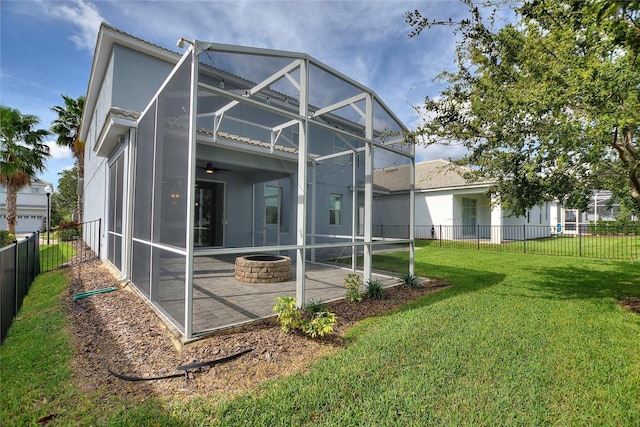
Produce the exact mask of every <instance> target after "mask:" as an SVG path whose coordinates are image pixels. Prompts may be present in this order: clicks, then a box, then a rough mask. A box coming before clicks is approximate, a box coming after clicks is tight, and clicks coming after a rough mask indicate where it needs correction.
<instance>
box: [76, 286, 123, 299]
mask: <svg viewBox="0 0 640 427" xmlns="http://www.w3.org/2000/svg"><path fill="white" fill-rule="evenodd" d="M117 290H118V288H114V287H113V286H112V287H109V288H102V289H95V290H93V291H87V292H80V293H79V294H75V295H74V296H73V300H74V301H78V300H79V299H82V298H86V297H90V296H91V295H95V294H104V293H106V292H113V291H117Z"/></svg>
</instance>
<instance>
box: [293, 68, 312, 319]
mask: <svg viewBox="0 0 640 427" xmlns="http://www.w3.org/2000/svg"><path fill="white" fill-rule="evenodd" d="M308 69H309V60H308V59H305V60H304V61H300V82H299V84H300V106H299V111H298V113H299V114H300V116H302V117H304V121H302V122H300V123H298V134H299V141H300V142H299V144H298V145H299V147H298V180H297V182H298V200H297V201H298V203H297V205H298V209H297V225H298V228H297V230H296V234H297V236H296V244H297V246H298V248H297V250H296V255H297V256H296V301H297V303H298V306H299V307H301V306H302V305H304V302H305V283H304V282H305V281H304V277H305V264H306V253H307V233H306V230H307V223H306V212H307V149H308V145H309V141H308V137H309V117H308V112H309V108H308V104H307V103H308V94H309V79H308V76H307V71H308Z"/></svg>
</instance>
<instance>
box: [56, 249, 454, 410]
mask: <svg viewBox="0 0 640 427" xmlns="http://www.w3.org/2000/svg"><path fill="white" fill-rule="evenodd" d="M69 274H70V277H71V284H70V287H69V292H68V294H66V295H65V296H64V303H65V305H66V312H67V314H68V319H69V322H68V331H69V333H70V335H71V337H72V342H73V346H74V350H75V357H74V361H73V372H74V377H75V380H76V381H75V382H76V384H77V387H78V388H79V389H80V390H83V391H86V392H93V391H96V390H97V391H98V393H101V394H102V395H104V396H108V395H120V396H122V397H126V398H128V399H146V398H149V397H150V396H156V397H171V398H190V397H194V396H212V395H220V394H223V395H229V394H233V393H238V392H242V391H246V390H250V389H252V388H254V387H255V386H256V385H258V384H260V383H262V382H264V381H266V380H269V379H272V378H276V377H280V376H283V375H288V374H291V373H293V372H296V371H301V370H304V369H306V368H307V367H308V366H309V365H310V364H311V363H313V362H314V361H315V360H317V359H318V358H319V357H321V356H323V355H326V354H328V353H330V352H332V351H334V350H335V349H336V348H340V347H342V346H344V345H345V339H344V334H345V332H346V331H347V330H348V329H349V328H351V327H352V326H353V325H355V324H356V323H357V322H359V321H360V320H362V319H365V318H367V317H371V316H376V315H379V314H382V313H385V312H388V311H389V310H392V309H394V308H397V307H399V306H401V305H402V304H404V303H408V302H411V301H414V300H416V299H418V298H420V297H422V296H424V295H427V294H429V293H432V292H435V291H437V290H439V289H442V288H443V287H446V286H448V285H449V284H448V283H445V282H442V281H438V280H432V279H423V281H424V283H423V285H422V287H420V288H415V289H409V288H406V287H399V286H398V287H393V288H389V289H388V292H387V296H386V298H384V299H379V300H373V299H365V300H363V301H362V302H359V303H353V302H349V301H345V300H341V301H336V302H332V303H328V304H327V306H328V308H329V310H330V311H331V312H333V313H335V314H336V315H337V317H338V323H337V325H336V327H335V329H334V333H333V334H331V335H330V336H327V337H324V338H321V339H311V338H309V337H307V336H305V335H302V334H299V333H285V332H283V331H282V330H281V329H280V325H279V324H278V322H277V320H276V319H275V318H269V319H265V320H260V321H257V322H254V323H251V324H248V325H245V326H242V327H237V328H235V329H232V330H227V331H221V332H219V333H217V334H215V335H213V336H211V337H209V338H206V339H203V340H200V341H197V342H195V343H192V344H188V345H186V346H181V345H180V344H179V342H178V341H177V340H176V338H175V336H174V334H173V333H172V331H170V330H169V329H167V327H166V326H165V325H164V323H163V322H162V321H161V320H160V318H159V317H158V316H157V315H156V313H155V312H154V311H153V310H152V309H151V308H150V307H149V306H148V305H147V304H146V303H145V301H144V300H143V299H142V298H141V297H140V296H139V295H138V293H137V292H136V291H135V290H133V289H132V288H131V287H130V285H123V284H120V283H118V282H117V280H116V279H115V276H114V275H113V274H112V272H111V271H109V270H108V269H107V268H106V267H105V266H104V264H102V263H101V262H100V261H99V260H93V261H89V262H85V263H82V264H79V265H75V266H72V267H70V268H69ZM111 286H113V287H116V288H118V290H117V291H114V292H109V293H104V294H96V295H92V296H90V297H88V298H84V299H80V300H78V301H75V302H74V301H73V296H74V295H76V294H78V293H80V292H86V291H90V290H95V289H102V288H106V287H111ZM247 349H252V351H251V352H249V353H247V354H244V355H242V356H241V357H239V358H237V359H235V360H232V361H230V362H227V363H224V364H220V365H216V366H213V367H204V368H200V369H199V370H198V371H195V372H191V373H190V374H189V375H188V377H185V376H182V377H180V378H171V379H164V380H154V381H144V382H129V381H124V380H121V379H118V378H116V377H115V376H113V375H111V374H110V373H109V369H111V370H112V371H114V372H116V373H120V374H124V375H129V376H137V377H152V376H162V375H169V374H174V373H178V372H179V371H178V370H177V367H178V366H180V365H185V364H191V363H197V362H206V361H210V360H213V359H218V358H222V357H225V356H229V355H233V354H235V353H238V352H240V351H244V350H247Z"/></svg>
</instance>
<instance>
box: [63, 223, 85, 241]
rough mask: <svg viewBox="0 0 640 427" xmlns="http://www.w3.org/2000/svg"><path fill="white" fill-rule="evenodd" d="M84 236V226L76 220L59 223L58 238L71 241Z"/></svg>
mask: <svg viewBox="0 0 640 427" xmlns="http://www.w3.org/2000/svg"><path fill="white" fill-rule="evenodd" d="M80 236H82V226H81V225H80V224H78V223H77V222H75V221H63V222H61V223H60V224H59V225H58V240H60V241H61V242H69V241H71V240H75V239H77V238H78V237H80Z"/></svg>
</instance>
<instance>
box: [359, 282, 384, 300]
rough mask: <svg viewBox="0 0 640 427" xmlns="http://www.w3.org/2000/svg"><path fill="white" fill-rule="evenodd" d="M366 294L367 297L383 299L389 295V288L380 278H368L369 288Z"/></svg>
mask: <svg viewBox="0 0 640 427" xmlns="http://www.w3.org/2000/svg"><path fill="white" fill-rule="evenodd" d="M364 295H365V297H367V298H373V299H382V298H384V297H385V296H386V295H387V290H386V289H385V288H384V286H383V285H382V282H381V281H380V280H378V279H369V280H367V290H366V291H365V293H364Z"/></svg>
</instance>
